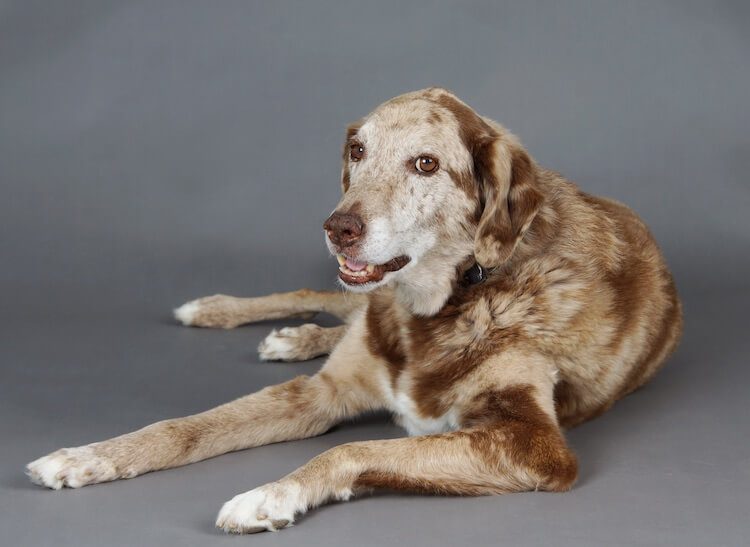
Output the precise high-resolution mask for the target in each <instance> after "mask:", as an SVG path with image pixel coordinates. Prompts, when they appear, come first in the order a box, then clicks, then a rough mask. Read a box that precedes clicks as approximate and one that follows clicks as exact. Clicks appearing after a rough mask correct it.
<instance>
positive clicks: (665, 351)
mask: <svg viewBox="0 0 750 547" xmlns="http://www.w3.org/2000/svg"><path fill="white" fill-rule="evenodd" d="M664 275H665V276H667V277H668V281H667V289H666V290H667V294H668V295H669V304H668V307H667V309H666V310H665V311H664V314H663V315H662V318H661V321H660V322H659V325H658V327H657V328H656V329H655V330H654V332H653V335H652V336H651V338H650V340H649V345H648V346H647V347H648V348H649V350H648V353H646V355H645V357H644V358H643V359H642V360H640V362H638V364H637V365H635V366H634V367H633V368H632V369H631V370H630V372H629V374H628V375H627V377H626V378H625V381H624V382H623V384H622V387H621V389H620V392H619V393H618V394H617V398H618V399H619V398H620V397H624V396H625V395H627V394H629V393H632V392H633V391H635V390H636V389H638V388H639V387H641V386H642V385H643V384H644V383H646V382H647V381H648V380H649V379H650V378H651V376H653V374H654V373H655V372H656V371H657V370H658V368H659V367H660V366H661V365H662V364H663V362H664V360H665V359H666V358H667V357H668V356H669V355H670V354H671V353H672V352H673V351H674V349H675V347H676V346H677V340H678V339H679V337H680V335H681V333H682V306H681V305H680V302H679V299H678V298H677V291H676V289H675V286H674V282H673V281H672V277H671V275H670V274H669V273H668V272H665V274H664Z"/></svg>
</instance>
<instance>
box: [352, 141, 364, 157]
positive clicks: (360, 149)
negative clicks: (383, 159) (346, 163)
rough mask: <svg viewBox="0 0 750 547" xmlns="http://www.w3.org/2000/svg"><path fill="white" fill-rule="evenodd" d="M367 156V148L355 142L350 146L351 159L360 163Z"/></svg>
mask: <svg viewBox="0 0 750 547" xmlns="http://www.w3.org/2000/svg"><path fill="white" fill-rule="evenodd" d="M364 156H365V147H364V146H362V145H361V144H359V143H357V142H355V143H353V144H350V145H349V159H351V160H352V161H359V160H361V159H362V158H363V157H364Z"/></svg>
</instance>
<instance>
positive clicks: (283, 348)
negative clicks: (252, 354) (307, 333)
mask: <svg viewBox="0 0 750 547" xmlns="http://www.w3.org/2000/svg"><path fill="white" fill-rule="evenodd" d="M295 336H296V334H295V333H294V328H293V327H284V328H283V329H281V330H276V329H273V330H272V331H271V332H270V333H269V334H268V336H266V337H265V339H264V340H263V341H262V342H261V343H260V345H259V346H258V354H259V355H260V360H261V361H288V360H291V359H294V355H295V354H296V352H295V340H294V337H295Z"/></svg>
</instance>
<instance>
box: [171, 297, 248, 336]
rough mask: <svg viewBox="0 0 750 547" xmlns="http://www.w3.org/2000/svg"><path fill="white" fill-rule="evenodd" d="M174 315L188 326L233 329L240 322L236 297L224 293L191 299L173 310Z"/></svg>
mask: <svg viewBox="0 0 750 547" xmlns="http://www.w3.org/2000/svg"><path fill="white" fill-rule="evenodd" d="M174 316H175V319H177V320H178V321H179V322H180V323H182V324H183V325H187V326H190V327H212V328H222V329H233V328H234V327H237V326H239V325H240V324H242V319H241V315H240V314H239V313H238V305H237V299H236V298H234V297H232V296H226V295H224V294H215V295H213V296H206V297H204V298H199V299H197V300H191V301H190V302H188V303H186V304H183V305H182V306H180V307H179V308H177V309H176V310H174Z"/></svg>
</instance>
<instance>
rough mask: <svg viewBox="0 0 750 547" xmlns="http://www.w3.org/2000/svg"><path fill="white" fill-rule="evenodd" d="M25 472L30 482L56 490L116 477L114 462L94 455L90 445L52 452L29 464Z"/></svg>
mask: <svg viewBox="0 0 750 547" xmlns="http://www.w3.org/2000/svg"><path fill="white" fill-rule="evenodd" d="M26 474H27V475H28V476H29V478H30V479H31V482H33V483H36V484H38V485H40V486H46V487H47V488H53V489H55V490H59V489H60V488H62V487H63V486H67V487H68V488H80V487H81V486H86V485H87V484H95V483H98V482H106V481H111V480H114V479H116V478H117V470H116V468H115V465H114V464H113V463H112V462H111V461H110V460H109V459H108V458H105V457H103V456H100V455H97V454H96V452H95V449H94V448H93V447H92V446H79V447H77V448H62V449H60V450H57V451H56V452H52V454H49V455H47V456H44V457H42V458H39V459H38V460H34V461H33V462H31V463H30V464H28V465H27V466H26Z"/></svg>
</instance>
